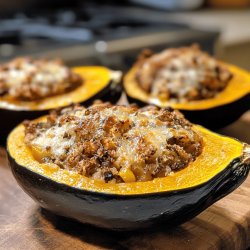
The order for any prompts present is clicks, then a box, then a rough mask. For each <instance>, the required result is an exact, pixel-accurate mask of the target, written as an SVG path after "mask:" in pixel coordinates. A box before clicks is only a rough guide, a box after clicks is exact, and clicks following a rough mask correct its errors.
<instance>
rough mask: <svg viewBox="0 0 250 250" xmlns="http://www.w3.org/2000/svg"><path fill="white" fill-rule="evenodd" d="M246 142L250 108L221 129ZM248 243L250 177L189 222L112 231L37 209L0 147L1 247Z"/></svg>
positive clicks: (182, 246) (240, 246)
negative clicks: (151, 227)
mask: <svg viewBox="0 0 250 250" xmlns="http://www.w3.org/2000/svg"><path fill="white" fill-rule="evenodd" d="M220 132H221V133H224V134H228V135H231V136H233V137H236V138H239V139H240V140H242V141H245V142H248V143H250V112H248V113H246V114H245V115H244V116H243V117H242V118H241V119H240V120H239V121H237V122H236V123H234V124H233V125H231V126H229V127H227V128H225V129H223V130H221V131H220ZM248 247H250V176H249V177H248V179H247V180H246V181H245V182H244V183H243V184H242V185H241V186H240V187H239V188H238V189H237V190H236V191H235V192H233V193H232V194H230V195H228V196H227V197H225V198H224V199H222V200H220V201H218V202H217V203H216V204H214V205H212V206H211V207H210V208H208V209H207V210H205V211H204V212H203V213H201V214H200V215H199V216H197V217H196V218H194V219H193V220H191V221H189V222H187V223H185V224H183V225H181V226H178V227H176V228H174V229H168V225H165V226H163V227H161V228H156V229H155V230H154V231H151V232H133V233H122V234H115V233H111V232H107V231H103V230H100V229H96V228H93V227H91V226H87V225H83V224H80V223H77V222H73V221H70V220H67V219H64V218H61V217H58V216H56V215H54V214H52V213H50V212H47V211H45V210H42V209H41V208H39V206H38V205H36V204H35V203H34V202H33V201H32V200H31V198H29V196H28V195H26V194H25V193H24V192H23V191H22V190H21V188H20V187H19V186H18V185H17V183H16V181H15V180H14V177H13V176H12V174H11V172H10V169H9V167H8V164H7V160H6V155H5V151H4V149H1V150H0V249H1V250H11V249H25V250H30V249H31V250H33V249H34V250H38V249H53V250H54V249H84V250H85V249H86V250H88V249H91V250H94V249H174V250H178V249H190V250H195V249H199V250H202V249H226V250H231V249H237V250H241V249H242V250H243V249H247V248H248Z"/></svg>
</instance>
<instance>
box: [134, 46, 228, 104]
mask: <svg viewBox="0 0 250 250" xmlns="http://www.w3.org/2000/svg"><path fill="white" fill-rule="evenodd" d="M145 57H147V58H145ZM138 64H139V69H138V71H137V73H136V80H137V82H138V84H139V86H140V87H141V88H142V89H143V90H144V91H146V92H148V93H150V94H151V95H152V96H153V97H157V98H160V99H162V100H170V101H172V102H187V101H193V100H202V99H208V98H212V97H214V96H215V95H217V94H218V93H219V92H221V91H222V90H223V89H224V88H225V87H226V86H227V84H228V82H229V81H230V79H231V78H232V74H231V73H230V71H229V70H228V69H227V68H226V67H225V66H223V65H222V64H221V63H220V62H218V61H217V60H215V59H214V58H212V57H211V56H209V55H208V54H207V53H205V52H202V51H201V50H200V49H199V47H198V46H196V45H193V46H191V47H182V48H178V49H175V48H173V49H167V50H165V51H163V52H161V53H159V54H155V55H152V56H150V55H149V53H148V52H146V54H144V56H142V57H141V59H139V61H138Z"/></svg>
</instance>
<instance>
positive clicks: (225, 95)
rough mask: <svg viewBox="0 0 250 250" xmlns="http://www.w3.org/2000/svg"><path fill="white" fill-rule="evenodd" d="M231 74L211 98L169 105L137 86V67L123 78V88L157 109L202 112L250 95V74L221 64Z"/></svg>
mask: <svg viewBox="0 0 250 250" xmlns="http://www.w3.org/2000/svg"><path fill="white" fill-rule="evenodd" d="M223 65H225V66H226V67H227V68H228V69H229V70H230V71H231V72H232V73H233V75H234V76H233V78H232V80H230V81H229V83H228V86H227V87H226V88H225V89H224V90H223V91H221V92H220V93H218V95H216V96H215V97H213V98H210V99H206V100H198V101H190V102H186V103H171V102H169V101H162V100H160V99H158V98H153V97H150V95H149V94H148V93H146V92H145V91H143V90H142V89H141V88H140V87H139V86H138V84H137V82H136V80H135V78H134V76H135V73H136V71H137V66H134V67H133V68H132V69H131V70H130V71H129V72H128V74H127V75H126V76H125V78H124V85H125V86H124V87H125V90H126V92H127V93H128V95H129V96H130V97H132V98H134V99H138V100H140V101H143V102H145V103H151V104H155V105H157V106H159V107H166V106H171V107H173V108H175V109H180V110H204V109H209V108H214V107H217V106H222V105H225V104H228V103H231V102H233V101H236V100H238V99H240V98H242V97H244V96H245V95H247V94H249V93H250V74H249V73H248V72H247V71H244V70H242V69H240V68H238V67H236V66H233V65H230V64H226V63H223Z"/></svg>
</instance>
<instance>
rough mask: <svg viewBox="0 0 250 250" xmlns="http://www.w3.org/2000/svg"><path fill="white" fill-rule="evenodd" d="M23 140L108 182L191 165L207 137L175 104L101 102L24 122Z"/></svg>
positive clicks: (144, 178) (60, 162) (162, 173)
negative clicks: (128, 104) (40, 120)
mask: <svg viewBox="0 0 250 250" xmlns="http://www.w3.org/2000/svg"><path fill="white" fill-rule="evenodd" d="M25 142H26V144H27V145H28V146H29V147H30V148H31V149H32V148H33V149H36V150H37V149H39V150H40V152H43V156H44V157H42V159H41V161H42V162H45V163H54V164H57V165H58V166H60V167H61V168H65V169H68V170H71V171H76V172H78V173H80V174H81V175H84V176H87V177H90V178H93V179H97V180H102V181H105V182H131V181H148V180H152V179H154V178H156V177H164V176H167V175H169V174H171V173H173V172H174V171H177V170H179V169H181V168H184V167H187V166H188V164H189V163H190V162H191V161H194V160H195V159H196V157H197V156H198V155H200V154H201V152H202V145H203V140H202V137H201V135H200V134H199V133H198V132H196V131H195V130H194V129H193V128H192V125H191V124H190V123H189V122H188V121H187V120H185V119H184V117H183V115H182V114H181V113H179V112H178V111H174V110H173V109H171V108H165V109H159V108H156V107H154V106H147V107H145V108H142V109H139V108H138V107H136V106H134V105H130V106H118V105H116V106H112V105H111V104H109V103H97V104H94V105H92V106H90V107H89V108H84V107H81V106H74V107H70V108H66V109H63V110H61V111H58V112H53V113H51V114H50V115H49V116H48V118H47V121H45V122H33V121H27V122H25Z"/></svg>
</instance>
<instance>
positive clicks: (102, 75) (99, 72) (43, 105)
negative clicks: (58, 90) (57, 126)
mask: <svg viewBox="0 0 250 250" xmlns="http://www.w3.org/2000/svg"><path fill="white" fill-rule="evenodd" d="M72 70H73V71H74V72H75V73H78V74H80V75H81V76H82V78H83V80H84V81H83V84H82V85H81V86H79V87H78V88H76V89H74V90H72V91H70V92H68V93H65V94H61V95H57V96H51V97H47V98H44V99H41V100H39V101H25V102H24V101H17V100H13V99H9V98H6V97H0V108H3V109H14V110H48V109H53V108H58V107H63V106H67V105H69V104H71V103H81V102H83V101H85V100H87V99H89V98H91V97H92V96H94V95H95V94H96V93H98V92H99V91H101V90H102V89H104V88H105V87H106V86H107V85H108V84H109V82H110V79H111V76H110V70H109V69H107V68H105V67H98V66H83V67H75V68H73V69H72Z"/></svg>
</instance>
